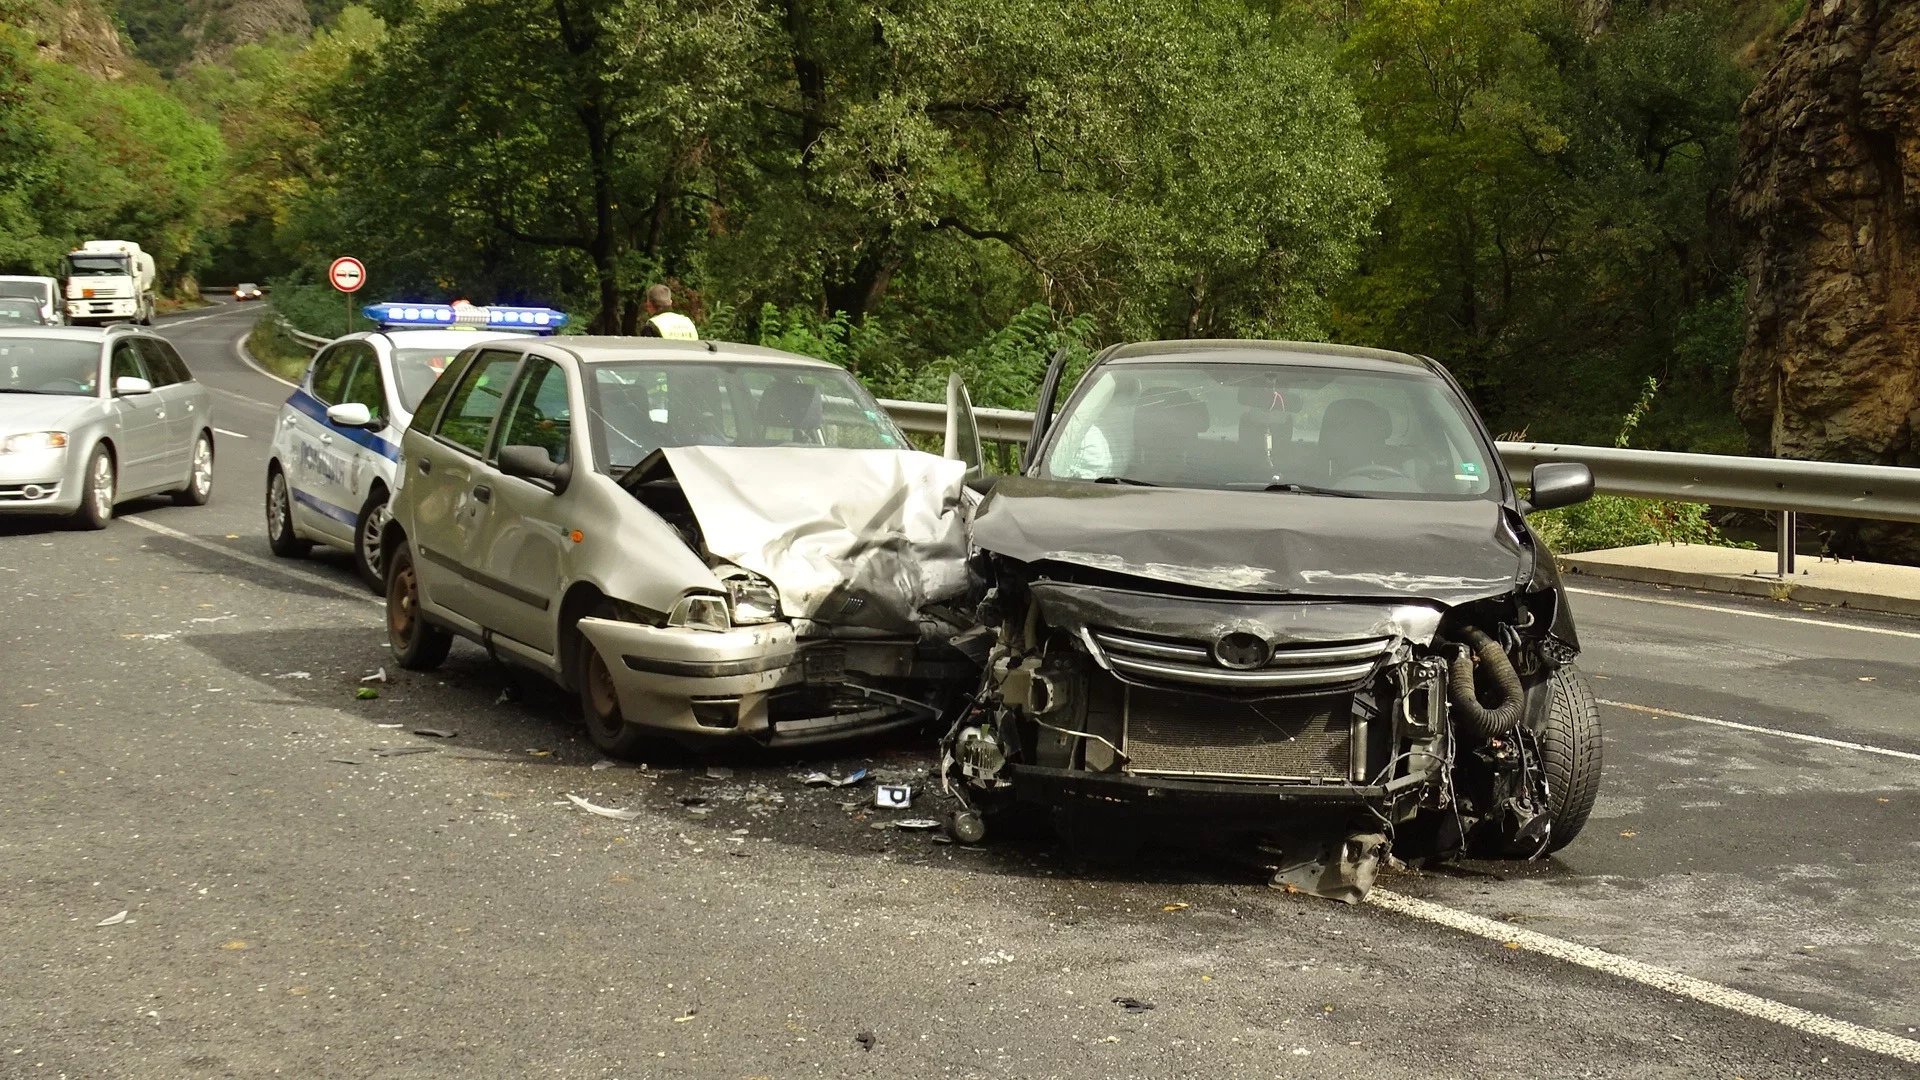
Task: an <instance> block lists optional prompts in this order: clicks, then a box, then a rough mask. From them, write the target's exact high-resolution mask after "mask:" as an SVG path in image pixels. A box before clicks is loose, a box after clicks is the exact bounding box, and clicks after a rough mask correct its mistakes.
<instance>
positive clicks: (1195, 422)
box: [1133, 388, 1213, 435]
mask: <svg viewBox="0 0 1920 1080" xmlns="http://www.w3.org/2000/svg"><path fill="white" fill-rule="evenodd" d="M1133 421H1134V424H1135V426H1139V425H1150V426H1151V427H1153V428H1154V429H1155V430H1157V431H1158V432H1160V433H1163V434H1171V435H1198V434H1200V433H1201V432H1203V431H1205V430H1207V428H1208V427H1209V426H1211V425H1212V423H1213V420H1212V417H1211V416H1210V415H1208V413H1207V403H1206V402H1204V401H1201V400H1200V399H1199V398H1197V397H1194V396H1193V395H1192V394H1191V393H1189V392H1188V391H1185V390H1170V389H1165V388H1161V389H1147V390H1143V391H1142V392H1141V396H1140V404H1139V405H1137V406H1136V407H1135V408H1134V412H1133Z"/></svg>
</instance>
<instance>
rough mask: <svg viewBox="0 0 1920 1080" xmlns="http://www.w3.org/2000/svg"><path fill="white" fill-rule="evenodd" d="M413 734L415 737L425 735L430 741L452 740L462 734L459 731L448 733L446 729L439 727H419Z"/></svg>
mask: <svg viewBox="0 0 1920 1080" xmlns="http://www.w3.org/2000/svg"><path fill="white" fill-rule="evenodd" d="M413 733H414V734H415V735H425V736H427V737H428V738H430V739H451V738H453V737H454V736H456V735H458V734H460V733H459V732H457V731H448V730H447V729H446V728H437V727H417V728H414V729H413Z"/></svg>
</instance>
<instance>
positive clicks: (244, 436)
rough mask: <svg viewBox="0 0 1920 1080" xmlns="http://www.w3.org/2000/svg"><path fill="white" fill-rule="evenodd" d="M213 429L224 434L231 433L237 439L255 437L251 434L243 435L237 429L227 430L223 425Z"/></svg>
mask: <svg viewBox="0 0 1920 1080" xmlns="http://www.w3.org/2000/svg"><path fill="white" fill-rule="evenodd" d="M213 430H215V431H217V432H219V433H220V434H222V435H229V436H232V437H233V438H236V439H251V438H253V436H251V435H242V434H240V433H239V432H237V431H228V430H227V429H226V428H223V427H217V428H214V429H213Z"/></svg>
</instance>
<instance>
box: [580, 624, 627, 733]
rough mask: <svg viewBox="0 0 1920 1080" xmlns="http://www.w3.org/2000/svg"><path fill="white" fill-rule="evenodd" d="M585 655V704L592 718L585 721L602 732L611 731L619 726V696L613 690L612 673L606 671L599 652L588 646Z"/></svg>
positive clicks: (605, 663)
mask: <svg viewBox="0 0 1920 1080" xmlns="http://www.w3.org/2000/svg"><path fill="white" fill-rule="evenodd" d="M587 648H588V649H589V650H590V651H589V652H588V654H587V703H588V704H589V705H590V706H592V708H591V710H590V711H591V712H592V713H593V715H592V716H590V717H588V718H587V719H588V720H589V721H590V722H592V723H593V725H594V726H595V727H598V728H600V729H602V730H603V731H609V732H610V731H613V730H614V729H616V728H618V727H619V726H620V720H619V717H620V695H619V693H618V692H617V691H615V690H614V688H613V672H611V671H609V670H607V662H606V661H605V660H602V659H601V658H600V650H598V649H595V648H593V646H592V645H588V646H587Z"/></svg>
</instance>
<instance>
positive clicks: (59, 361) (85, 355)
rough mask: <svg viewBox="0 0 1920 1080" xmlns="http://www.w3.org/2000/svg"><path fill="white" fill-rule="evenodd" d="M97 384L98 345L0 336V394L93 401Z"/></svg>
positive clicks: (91, 342) (90, 342)
mask: <svg viewBox="0 0 1920 1080" xmlns="http://www.w3.org/2000/svg"><path fill="white" fill-rule="evenodd" d="M99 383H100V343H99V342H98V341H73V340H67V339H61V338H42V337H9V336H7V335H5V334H0V392H5V393H9V394H64V395H68V396H71V397H92V396H93V395H94V394H96V393H98V392H99Z"/></svg>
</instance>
